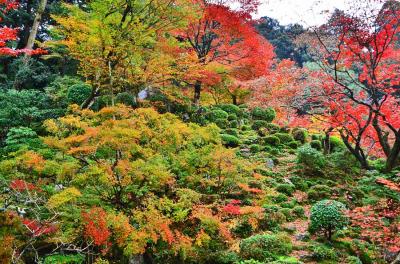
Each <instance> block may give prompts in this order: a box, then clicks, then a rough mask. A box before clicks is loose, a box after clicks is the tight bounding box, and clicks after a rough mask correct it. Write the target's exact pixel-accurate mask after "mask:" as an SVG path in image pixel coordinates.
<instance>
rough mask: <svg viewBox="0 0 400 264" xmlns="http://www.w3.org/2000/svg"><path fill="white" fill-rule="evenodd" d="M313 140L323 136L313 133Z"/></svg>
mask: <svg viewBox="0 0 400 264" xmlns="http://www.w3.org/2000/svg"><path fill="white" fill-rule="evenodd" d="M311 140H319V141H321V140H322V136H321V135H320V134H312V135H311Z"/></svg>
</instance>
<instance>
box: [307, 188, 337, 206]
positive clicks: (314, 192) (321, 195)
mask: <svg viewBox="0 0 400 264" xmlns="http://www.w3.org/2000/svg"><path fill="white" fill-rule="evenodd" d="M331 194H332V188H331V187H329V186H327V185H323V184H317V185H314V186H312V187H311V188H310V189H309V190H308V192H307V196H308V199H309V200H310V201H312V202H316V201H320V200H323V199H327V198H329V197H330V196H331Z"/></svg>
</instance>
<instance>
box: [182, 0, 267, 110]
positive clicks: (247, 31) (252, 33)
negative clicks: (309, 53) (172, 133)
mask: <svg viewBox="0 0 400 264" xmlns="http://www.w3.org/2000/svg"><path fill="white" fill-rule="evenodd" d="M258 4H259V3H258V1H255V0H248V1H235V2H233V1H218V2H215V1H196V5H197V6H198V7H199V9H200V10H199V17H196V18H193V19H191V21H190V23H189V25H188V27H187V28H186V29H185V30H184V31H182V32H180V37H181V38H182V39H183V40H185V41H187V42H188V43H189V44H190V47H191V50H192V51H193V52H194V53H195V54H196V56H197V59H198V62H199V63H200V64H202V65H207V64H209V63H211V62H217V63H219V64H222V65H224V66H225V67H226V68H227V69H229V71H230V73H231V76H233V77H234V79H238V80H248V79H251V78H255V77H258V76H260V75H262V74H264V73H265V72H266V71H267V69H268V67H269V65H270V63H271V60H272V58H273V56H274V53H273V48H272V45H270V44H269V43H268V42H267V41H266V40H264V39H263V38H262V37H261V36H260V35H259V34H258V33H257V32H256V30H255V28H254V25H253V24H254V21H253V20H252V19H251V13H253V12H255V11H256V10H257V7H258ZM234 5H237V6H239V7H238V8H237V9H233V8H232V7H231V6H234ZM207 79H209V78H208V74H207V73H206V74H203V75H202V76H201V75H200V77H198V78H196V80H194V81H195V84H194V98H193V102H194V103H195V104H198V103H199V100H200V94H201V90H202V85H203V84H204V83H205V82H206V81H207Z"/></svg>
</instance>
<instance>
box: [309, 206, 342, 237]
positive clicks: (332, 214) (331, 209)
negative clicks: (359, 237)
mask: <svg viewBox="0 0 400 264" xmlns="http://www.w3.org/2000/svg"><path fill="white" fill-rule="evenodd" d="M345 210H346V207H345V206H344V204H342V203H340V202H337V201H334V200H323V201H320V202H317V203H316V204H314V205H313V207H312V208H311V215H310V226H309V230H310V232H312V233H318V232H320V233H323V234H324V236H325V237H326V238H327V239H328V240H331V239H332V235H333V233H334V232H335V231H338V230H341V229H343V228H345V227H346V226H347V224H348V219H347V217H346V214H345Z"/></svg>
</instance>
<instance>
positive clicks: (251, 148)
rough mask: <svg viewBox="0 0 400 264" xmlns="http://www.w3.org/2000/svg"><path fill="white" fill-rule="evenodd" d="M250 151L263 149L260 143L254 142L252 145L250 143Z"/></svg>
mask: <svg viewBox="0 0 400 264" xmlns="http://www.w3.org/2000/svg"><path fill="white" fill-rule="evenodd" d="M250 151H251V152H252V153H257V152H260V151H261V146H260V145H258V144H252V145H250Z"/></svg>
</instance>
